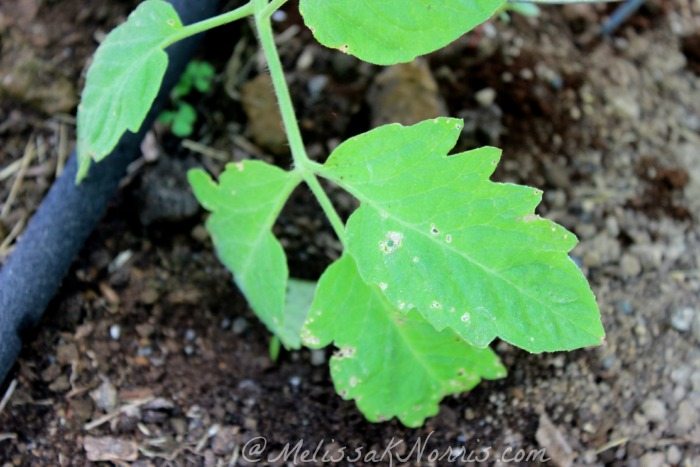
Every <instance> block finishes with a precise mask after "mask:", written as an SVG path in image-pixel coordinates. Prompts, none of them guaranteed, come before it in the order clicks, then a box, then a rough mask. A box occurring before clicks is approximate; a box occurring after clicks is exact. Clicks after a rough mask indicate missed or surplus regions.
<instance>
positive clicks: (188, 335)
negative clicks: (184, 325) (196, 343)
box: [185, 329, 197, 342]
mask: <svg viewBox="0 0 700 467" xmlns="http://www.w3.org/2000/svg"><path fill="white" fill-rule="evenodd" d="M196 338H197V333H196V332H195V331H194V329H188V330H186V331H185V340H186V341H188V342H192V341H193V340H195V339H196Z"/></svg>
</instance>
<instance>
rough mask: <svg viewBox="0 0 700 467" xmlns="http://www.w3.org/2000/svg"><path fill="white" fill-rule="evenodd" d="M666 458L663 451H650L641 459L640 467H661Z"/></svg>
mask: <svg viewBox="0 0 700 467" xmlns="http://www.w3.org/2000/svg"><path fill="white" fill-rule="evenodd" d="M665 460H666V457H665V456H664V454H663V453H661V452H648V453H646V454H644V455H643V456H642V457H641V458H640V459H639V467H661V466H662V465H664V461H665Z"/></svg>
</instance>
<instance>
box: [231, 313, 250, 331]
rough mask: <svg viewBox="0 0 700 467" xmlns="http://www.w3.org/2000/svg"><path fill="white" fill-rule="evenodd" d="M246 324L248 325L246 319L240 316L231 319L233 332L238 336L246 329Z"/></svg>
mask: <svg viewBox="0 0 700 467" xmlns="http://www.w3.org/2000/svg"><path fill="white" fill-rule="evenodd" d="M248 326H249V324H248V320H247V319H245V318H241V317H239V318H236V319H235V320H233V326H232V330H233V333H234V334H235V335H237V336H239V335H241V334H243V333H244V332H246V330H247V329H248Z"/></svg>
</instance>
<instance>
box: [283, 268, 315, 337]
mask: <svg viewBox="0 0 700 467" xmlns="http://www.w3.org/2000/svg"><path fill="white" fill-rule="evenodd" d="M315 293H316V282H313V281H305V280H301V279H289V283H288V284H287V300H286V307H285V325H286V327H287V334H294V335H296V336H299V334H300V333H301V328H302V326H303V325H304V321H306V316H307V314H308V313H309V309H310V308H311V303H312V302H313V300H314V294H315Z"/></svg>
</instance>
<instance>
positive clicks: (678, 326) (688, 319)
mask: <svg viewBox="0 0 700 467" xmlns="http://www.w3.org/2000/svg"><path fill="white" fill-rule="evenodd" d="M696 314H697V313H696V311H695V310H693V309H692V308H690V307H683V308H678V309H676V310H675V311H673V313H672V314H671V326H673V329H675V330H676V331H680V332H686V331H689V330H690V327H691V326H692V323H693V319H694V318H695V315H696Z"/></svg>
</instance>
